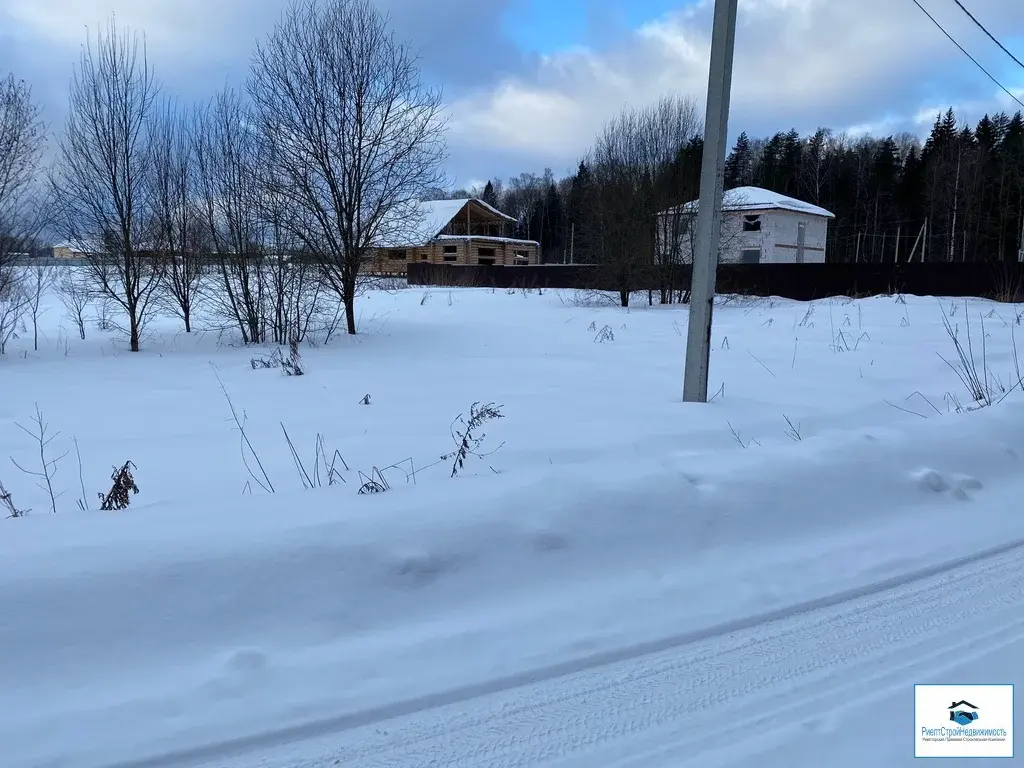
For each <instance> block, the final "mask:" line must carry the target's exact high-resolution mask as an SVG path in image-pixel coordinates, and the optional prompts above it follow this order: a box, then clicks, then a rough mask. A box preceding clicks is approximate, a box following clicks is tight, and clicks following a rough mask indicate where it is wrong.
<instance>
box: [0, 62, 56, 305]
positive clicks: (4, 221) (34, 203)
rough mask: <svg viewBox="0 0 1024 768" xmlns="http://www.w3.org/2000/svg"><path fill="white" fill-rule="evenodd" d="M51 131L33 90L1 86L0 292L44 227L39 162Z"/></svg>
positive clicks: (10, 81) (10, 83)
mask: <svg viewBox="0 0 1024 768" xmlns="http://www.w3.org/2000/svg"><path fill="white" fill-rule="evenodd" d="M45 148H46V130H45V126H44V125H43V121H42V118H41V116H40V110H39V106H38V105H37V104H36V103H35V101H33V99H32V90H31V89H30V88H29V87H28V86H27V85H26V84H25V83H24V82H22V81H19V80H15V79H14V75H8V76H7V77H6V78H5V79H3V80H0V288H2V286H3V280H4V276H3V274H2V272H3V270H4V269H6V268H9V267H10V266H11V262H12V261H13V259H14V258H15V257H16V256H17V255H18V254H21V253H24V252H25V251H28V250H29V248H30V246H31V245H32V244H33V242H34V239H35V236H36V234H37V233H38V231H39V226H40V224H41V210H42V206H41V205H40V194H39V191H40V190H39V188H38V186H37V185H36V181H37V173H38V170H39V161H40V159H41V158H42V154H43V151H44V150H45Z"/></svg>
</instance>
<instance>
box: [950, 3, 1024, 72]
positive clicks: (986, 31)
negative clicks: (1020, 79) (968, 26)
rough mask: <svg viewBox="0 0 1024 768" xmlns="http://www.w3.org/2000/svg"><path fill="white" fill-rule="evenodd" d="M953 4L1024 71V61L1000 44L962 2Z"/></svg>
mask: <svg viewBox="0 0 1024 768" xmlns="http://www.w3.org/2000/svg"><path fill="white" fill-rule="evenodd" d="M953 2H954V3H956V4H957V5H958V6H959V7H960V10H961V11H963V12H964V13H966V14H967V18H969V19H970V20H971V21H973V22H974V23H975V24H977V26H978V29H980V30H981V31H982V32H984V33H985V34H986V35H988V36H989V38H990V39H991V40H992V42H993V43H995V44H996V45H998V46H999V47H1000V48H1002V49H1003V53H1005V54H1006V55H1007V56H1009V57H1010V58H1011V59H1013V60H1014V61H1015V62H1017V64H1018V65H1019V66H1020V67H1021V69H1024V61H1021V60H1020V59H1018V58H1017V57H1016V56H1014V55H1013V54H1012V53H1011V52H1010V51H1009V50H1007V48H1006V46H1005V45H1003V44H1002V43H1001V42H999V40H997V39H996V36H995V35H993V34H992V33H991V32H989V31H988V29H987V28H986V27H985V25H984V24H982V23H981V22H980V21H978V20H977V19H976V18H975V17H974V14H973V13H971V12H970V11H968V10H967V8H965V7H964V4H963V3H961V2H960V0H953Z"/></svg>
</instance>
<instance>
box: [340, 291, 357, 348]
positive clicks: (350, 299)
mask: <svg viewBox="0 0 1024 768" xmlns="http://www.w3.org/2000/svg"><path fill="white" fill-rule="evenodd" d="M344 290H345V296H344V297H343V299H342V300H343V301H344V302H345V325H346V327H347V328H348V334H349V336H355V335H356V284H355V281H354V280H353V281H351V284H350V285H346V286H345V289H344Z"/></svg>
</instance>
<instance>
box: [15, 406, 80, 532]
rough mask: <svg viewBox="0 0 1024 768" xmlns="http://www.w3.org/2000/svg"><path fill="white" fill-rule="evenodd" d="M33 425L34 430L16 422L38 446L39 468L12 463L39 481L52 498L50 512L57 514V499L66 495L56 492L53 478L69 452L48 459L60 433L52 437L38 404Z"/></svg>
mask: <svg viewBox="0 0 1024 768" xmlns="http://www.w3.org/2000/svg"><path fill="white" fill-rule="evenodd" d="M32 423H33V424H35V427H34V428H32V429H29V428H27V427H24V426H22V425H21V424H18V423H17V422H15V425H16V426H17V427H18V429H20V430H21V431H22V432H24V433H25V434H26V435H28V436H29V437H31V438H32V439H34V440H35V441H36V444H37V446H38V449H39V456H38V461H39V468H38V469H34V470H33V469H26V468H25V467H23V466H21V465H20V464H19V463H18V462H17V461H15V460H14V459H13V458H12V459H11V463H12V464H14V466H15V467H17V468H18V469H19V470H21V471H22V472H24V473H25V474H26V475H31V476H32V477H34V478H36V480H37V481H38V483H37V484H38V486H39V488H40V489H41V490H42V491H44V492H45V493H46V494H47V495H48V496H49V497H50V511H51V512H53V513H54V514H56V513H57V499H59V498H60V497H61V496H63V495H64V494H63V492H61V493H57V492H56V491H55V490H54V487H53V478H54V477H55V476H56V474H57V465H58V464H59V463H60V461H61V459H63V458H64V457H65V456H67V455H68V453H69V452H68V451H64V453H62V454H61V455H60V456H57V457H56V458H48V457H47V452H48V450H49V447H50V443H52V442H53V441H54V440H55V439H56V438H57V436H58V435H59V434H60V432H54V433H53V434H52V435H51V434H48V433H49V431H50V427H49V424H47V422H46V421H45V420H44V419H43V412H42V411H41V410H40V409H39V405H38V404H36V415H35V416H34V417H33V419H32Z"/></svg>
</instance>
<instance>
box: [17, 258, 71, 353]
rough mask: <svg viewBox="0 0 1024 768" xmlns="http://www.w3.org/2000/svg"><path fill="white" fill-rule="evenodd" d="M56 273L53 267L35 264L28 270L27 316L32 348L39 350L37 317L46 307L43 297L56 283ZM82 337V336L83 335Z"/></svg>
mask: <svg viewBox="0 0 1024 768" xmlns="http://www.w3.org/2000/svg"><path fill="white" fill-rule="evenodd" d="M57 277H58V273H57V271H56V270H55V269H54V268H53V267H47V266H43V265H41V264H37V265H36V266H34V267H32V268H30V269H29V270H28V274H27V275H26V276H25V281H24V282H25V285H26V286H27V288H28V291H27V294H28V302H27V304H28V306H27V310H28V316H29V317H30V318H31V319H32V350H33V351H34V352H38V351H39V318H40V317H41V316H42V315H43V313H44V312H45V311H46V309H45V308H44V307H43V297H44V296H45V295H46V294H47V293H48V292H49V291H50V289H51V288H52V287H53V286H54V285H55V284H56V283H57ZM83 338H84V337H83Z"/></svg>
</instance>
